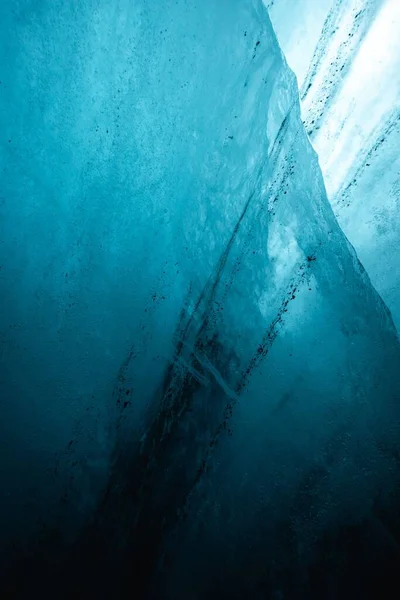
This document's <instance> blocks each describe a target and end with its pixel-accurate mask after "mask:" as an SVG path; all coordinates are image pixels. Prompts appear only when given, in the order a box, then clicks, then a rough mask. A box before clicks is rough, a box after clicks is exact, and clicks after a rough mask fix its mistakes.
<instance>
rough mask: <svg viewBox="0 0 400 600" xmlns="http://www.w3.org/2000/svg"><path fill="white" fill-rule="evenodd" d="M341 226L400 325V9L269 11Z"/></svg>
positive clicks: (361, 4)
mask: <svg viewBox="0 0 400 600" xmlns="http://www.w3.org/2000/svg"><path fill="white" fill-rule="evenodd" d="M266 4H267V6H268V7H269V14H270V16H271V20H272V23H273V26H274V28H275V31H276V33H277V37H278V40H279V43H280V45H281V47H282V49H283V51H284V53H285V55H286V57H287V59H288V62H289V65H290V66H291V68H292V69H293V70H294V72H295V73H296V75H297V78H298V82H299V87H300V90H301V92H300V95H301V99H302V113H303V119H304V122H305V126H306V129H307V131H308V134H309V136H310V139H311V141H312V143H313V146H314V148H315V149H316V151H317V152H318V156H319V161H320V165H321V169H322V172H323V175H324V180H325V184H326V187H327V192H328V198H329V200H330V202H331V204H332V207H333V210H334V212H335V215H336V216H337V218H338V220H339V223H340V226H341V227H342V229H343V231H344V232H345V234H346V235H347V236H348V238H349V240H350V241H351V243H352V244H353V245H354V247H355V249H356V251H357V254H358V256H359V257H360V260H361V262H362V263H363V265H364V266H365V268H366V269H367V272H368V274H369V275H370V277H371V280H372V283H373V285H374V286H375V287H376V289H377V290H378V291H379V293H380V294H381V295H382V297H383V299H384V300H385V302H386V304H387V305H388V306H389V308H390V310H391V312H392V314H393V317H394V320H395V322H396V324H397V328H399V326H400V295H399V290H400V271H399V265H400V259H399V251H398V247H399V241H400V229H399V214H400V205H399V189H400V179H399V173H400V162H399V153H398V151H397V149H398V147H399V144H400V128H399V123H400V121H399V108H398V107H399V99H400V75H399V73H400V41H399V35H398V32H399V28H400V4H399V2H398V1H397V0H321V1H320V2H314V1H313V0H273V1H270V2H267V3H266Z"/></svg>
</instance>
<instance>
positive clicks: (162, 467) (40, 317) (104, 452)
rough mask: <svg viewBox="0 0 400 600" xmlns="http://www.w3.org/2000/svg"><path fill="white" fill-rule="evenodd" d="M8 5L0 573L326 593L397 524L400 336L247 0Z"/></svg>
mask: <svg viewBox="0 0 400 600" xmlns="http://www.w3.org/2000/svg"><path fill="white" fill-rule="evenodd" d="M0 10H1V19H0V23H1V27H2V35H1V36H0V40H1V41H0V44H1V46H0V56H1V87H0V90H1V96H0V102H1V110H0V115H1V116H0V118H1V131H2V138H1V154H0V159H1V173H2V188H1V227H2V233H1V242H2V244H1V257H2V258H1V260H2V263H1V264H2V269H1V294H2V295H1V302H2V310H1V331H2V378H1V383H0V385H1V388H0V394H1V400H2V406H1V410H2V418H1V422H2V426H3V431H2V436H1V440H2V447H3V451H2V453H1V468H2V489H3V494H2V505H1V528H2V532H3V538H4V540H5V542H6V541H9V540H14V546H13V547H14V552H13V553H11V554H10V550H9V546H7V545H6V544H4V548H6V549H7V553H8V557H7V558H8V560H7V561H6V560H5V559H4V563H5V564H7V567H10V557H12V558H13V559H14V558H15V561H13V564H12V565H11V566H12V567H13V570H11V571H10V572H8V574H7V577H5V578H3V579H2V583H4V582H11V583H10V586H11V588H12V589H13V590H14V593H15V594H17V597H21V598H25V597H27V595H28V594H34V593H36V590H39V591H40V594H41V595H42V597H43V596H44V597H52V598H53V597H55V596H56V597H65V598H76V597H79V595H82V594H83V595H84V596H85V597H86V596H87V597H96V598H110V597H115V598H119V597H121V598H122V597H124V593H126V594H127V595H128V596H129V597H131V595H132V592H133V591H134V593H135V594H136V596H137V597H143V598H156V597H160V598H175V599H179V598H188V597H191V598H213V597H215V598H216V597H218V598H225V597H226V598H228V597H229V598H243V597H245V596H246V595H248V594H252V597H254V598H265V597H276V598H282V597H285V598H286V597H288V598H303V597H307V598H308V599H309V598H313V597H315V598H317V597H318V598H320V597H321V595H322V596H323V593H322V592H323V591H324V589H325V588H324V586H325V585H326V579H324V578H323V576H322V575H321V572H323V569H322V571H321V570H318V569H320V566H319V563H318V560H319V557H320V556H321V552H320V551H316V548H317V547H318V544H322V543H325V544H326V543H328V542H329V543H331V540H332V539H333V540H335V539H336V538H335V536H336V537H337V538H338V539H339V541H340V540H341V539H342V538H341V532H342V530H343V528H344V531H347V530H346V529H345V526H347V525H348V524H351V525H354V524H358V523H360V522H362V523H367V524H368V526H367V531H368V532H370V529H368V528H369V527H371V525H370V523H372V522H373V523H378V524H379V526H378V525H377V526H376V527H378V533H374V535H375V538H376V540H378V541H377V543H376V548H377V552H378V553H379V552H380V551H381V550H382V548H384V549H385V550H387V545H388V542H387V540H386V537H385V535H384V534H383V533H379V532H380V531H381V529H383V531H384V532H386V531H387V528H389V527H392V523H391V521H390V519H389V517H387V518H386V517H385V518H386V521H385V522H384V521H383V517H381V516H379V518H378V516H376V515H377V514H378V511H381V512H379V515H381V513H382V511H383V510H384V509H385V510H386V513H385V515H386V514H390V515H391V513H390V512H388V509H387V503H388V502H389V500H388V498H389V492H390V491H391V490H392V489H393V488H394V486H395V484H396V481H397V474H398V472H397V469H398V449H397V438H398V425H399V414H398V406H397V404H398V402H397V401H398V398H399V381H398V364H399V363H398V361H399V346H398V340H397V336H396V334H395V330H394V327H393V322H392V320H391V317H390V314H389V313H388V311H387V310H386V308H385V306H384V304H383V303H382V302H381V300H380V298H379V296H378V295H377V294H376V292H375V291H374V289H373V287H372V286H371V285H370V282H369V279H368V277H367V276H366V274H365V272H364V270H363V268H362V267H361V265H360V264H359V262H358V260H357V257H356V256H355V253H354V251H353V250H352V248H351V247H350V245H349V244H348V242H347V240H346V238H345V237H344V235H343V234H342V232H341V230H340V228H339V227H338V225H337V223H336V220H335V217H334V214H333V212H332V210H331V208H330V205H329V203H328V201H327V198H326V193H325V189H324V184H323V180H322V176H321V173H320V170H319V167H318V162H317V158H316V155H315V153H314V151H313V150H312V148H311V146H310V143H309V141H308V138H307V136H306V133H305V131H304V128H303V126H302V122H301V117H300V109H299V104H298V94H297V88H296V81H295V78H294V76H293V74H292V73H291V71H290V70H289V69H288V67H287V65H286V63H285V61H284V59H283V56H282V54H281V51H280V49H279V46H278V44H277V41H276V39H275V36H274V33H273V31H272V28H271V25H270V22H269V19H268V15H267V12H266V10H265V8H264V6H263V4H262V2H261V1H258V0H253V1H249V2H245V3H244V2H240V1H232V0H229V1H228V0H220V1H219V2H218V3H215V2H212V1H211V0H209V1H207V2H203V3H201V4H199V3H196V2H195V1H194V0H178V1H172V0H166V1H165V2H163V3H162V4H158V3H157V4H156V3H147V2H146V1H145V0H140V1H137V2H135V3H131V2H128V1H127V0H120V1H119V2H115V3H114V4H111V3H109V2H105V1H103V0H86V1H80V2H70V3H64V2H48V1H45V2H41V3H40V4H36V3H34V2H31V1H28V0H25V1H23V2H20V3H19V4H17V5H16V4H15V3H3V4H2V6H1V9H0ZM383 522H384V524H383ZM354 526H356V525H354ZM379 527H380V528H381V529H379ZM357 531H358V529H357ZM363 531H364V529H361V533H360V536H361V537H362V535H364V534H363ZM374 531H375V530H374ZM332 532H333V533H332ZM326 539H328V542H326V541H325V542H324V540H326ZM32 540H33V541H32ZM329 543H328V546H329ZM332 543H333V542H332ZM328 550H329V548H328ZM392 551H393V550H392V549H391V547H389V550H387V552H392ZM328 554H329V552H328V551H327V556H328ZM390 556H392V555H390ZM369 558H370V557H368V559H369ZM373 558H374V559H375V556H373ZM22 559H23V560H22ZM311 567H312V568H313V569H314V570H315V572H316V573H317V575H316V576H314V579H313V577H312V574H311V575H308V573H309V572H310V573H311V571H312V568H311ZM334 569H335V565H333V566H332V569H331V571H329V570H328V571H329V573H331V572H334ZM337 570H338V573H339V571H340V569H339V568H338V569H337ZM325 571H326V569H325ZM326 572H327V571H326ZM338 576H339V575H338ZM321 577H322V578H321ZM325 577H326V576H325ZM60 582H62V584H60ZM367 583H368V582H367ZM7 584H8V583H7ZM338 585H339V587H340V585H342V587H343V584H340V582H339V583H338ZM318 586H319V587H318ZM321 586H322V587H321ZM124 590H125V592H124ZM160 590H161V591H160ZM296 590H298V591H296ZM38 593H39V592H38ZM295 594H297V595H295ZM312 594H314V596H313V595H312ZM343 597H344V596H343Z"/></svg>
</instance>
